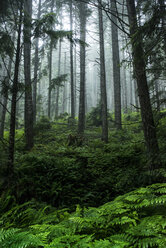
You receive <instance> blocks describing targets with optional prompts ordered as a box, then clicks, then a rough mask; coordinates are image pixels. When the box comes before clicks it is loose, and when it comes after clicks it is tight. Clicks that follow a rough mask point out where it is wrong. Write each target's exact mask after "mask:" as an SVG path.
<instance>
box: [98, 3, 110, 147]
mask: <svg viewBox="0 0 166 248" xmlns="http://www.w3.org/2000/svg"><path fill="white" fill-rule="evenodd" d="M99 3H100V5H101V3H102V1H99ZM98 14H99V38H100V90H101V116H102V140H103V141H104V142H106V143H107V142H108V120H107V93H106V73H105V51H104V30H103V14H102V9H101V8H100V6H99V8H98Z"/></svg>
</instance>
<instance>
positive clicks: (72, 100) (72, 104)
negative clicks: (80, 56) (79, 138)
mask: <svg viewBox="0 0 166 248" xmlns="http://www.w3.org/2000/svg"><path fill="white" fill-rule="evenodd" d="M72 8H73V4H72V0H71V1H70V31H71V32H73V11H72ZM72 38H73V34H71V39H72ZM70 87H71V118H72V119H74V118H75V98H74V71H73V42H72V41H70Z"/></svg>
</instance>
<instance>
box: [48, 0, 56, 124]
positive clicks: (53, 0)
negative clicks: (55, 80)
mask: <svg viewBox="0 0 166 248" xmlns="http://www.w3.org/2000/svg"><path fill="white" fill-rule="evenodd" d="M54 2H55V0H52V3H51V12H53V8H54ZM52 50H53V43H52V40H51V41H50V50H49V54H48V66H49V87H48V118H49V119H50V118H51V79H52Z"/></svg>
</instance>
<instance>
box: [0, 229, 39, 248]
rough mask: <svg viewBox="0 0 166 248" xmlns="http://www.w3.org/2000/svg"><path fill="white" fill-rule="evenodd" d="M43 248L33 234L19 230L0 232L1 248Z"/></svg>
mask: <svg viewBox="0 0 166 248" xmlns="http://www.w3.org/2000/svg"><path fill="white" fill-rule="evenodd" d="M39 246H40V247H43V246H42V242H41V241H40V240H39V239H38V238H37V237H36V236H34V235H33V234H31V233H29V232H24V231H21V230H19V229H14V228H12V229H8V230H3V229H1V230H0V247H1V248H32V247H33V248H35V247H39Z"/></svg>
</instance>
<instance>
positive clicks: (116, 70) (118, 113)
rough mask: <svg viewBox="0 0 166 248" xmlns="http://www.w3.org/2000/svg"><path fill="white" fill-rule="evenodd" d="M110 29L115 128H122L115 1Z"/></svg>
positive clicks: (113, 1) (112, 0) (114, 2)
mask: <svg viewBox="0 0 166 248" xmlns="http://www.w3.org/2000/svg"><path fill="white" fill-rule="evenodd" d="M111 11H112V13H113V14H112V15H111V20H112V22H111V28H112V59H113V80H114V106H115V126H116V128H117V129H121V128H122V123H121V83H120V58H119V40H118V28H117V17H116V14H115V13H116V11H117V9H116V0H111Z"/></svg>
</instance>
